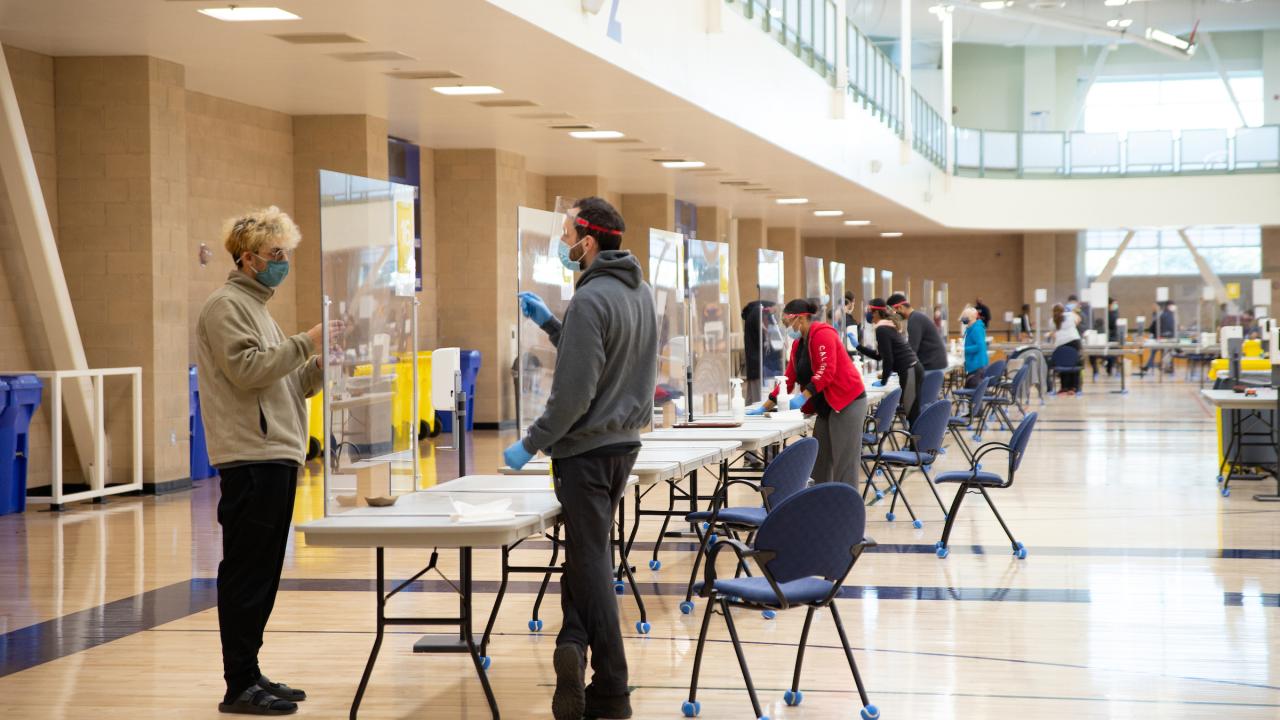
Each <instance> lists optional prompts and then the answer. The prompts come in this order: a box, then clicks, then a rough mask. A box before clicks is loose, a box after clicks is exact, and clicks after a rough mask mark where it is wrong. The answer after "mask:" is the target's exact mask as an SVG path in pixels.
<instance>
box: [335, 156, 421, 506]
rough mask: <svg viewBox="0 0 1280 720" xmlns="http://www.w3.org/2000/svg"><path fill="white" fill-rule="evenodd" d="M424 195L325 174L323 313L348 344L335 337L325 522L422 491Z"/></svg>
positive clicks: (381, 183) (410, 189)
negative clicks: (417, 215)
mask: <svg viewBox="0 0 1280 720" xmlns="http://www.w3.org/2000/svg"><path fill="white" fill-rule="evenodd" d="M415 194H416V189H415V188H413V187H412V186H408V185H399V184H397V183H391V182H387V181H385V180H373V179H370V178H363V177H357V176H353V175H345V174H342V173H334V172H329V171H324V170H322V171H320V253H321V260H320V266H321V292H322V295H323V313H324V316H325V319H326V320H329V321H337V320H340V321H342V323H343V325H344V332H343V334H342V337H341V338H336V337H334V338H330V337H328V334H327V333H326V343H327V344H328V346H329V348H330V350H329V352H328V353H327V354H326V357H325V365H324V414H325V417H324V423H325V440H326V442H324V491H325V513H326V514H332V513H337V512H343V511H345V510H348V509H351V508H355V507H363V506H367V502H366V498H370V497H373V498H377V497H388V496H396V495H401V494H405V493H410V492H413V491H414V489H415V488H416V486H417V481H416V475H417V452H416V450H417V428H418V422H417V420H416V418H415V417H414V416H413V415H414V412H413V408H414V406H415V398H416V397H417V378H416V377H415V368H416V366H417V363H416V361H415V360H416V353H415V352H414V350H415V347H414V345H415V335H416V332H417V328H416V327H415V320H416V319H415V313H414V296H413V295H414V293H413V290H414V283H415V281H414V278H415V267H414V259H413V248H414V238H413V204H414V200H415ZM406 220H407V224H406Z"/></svg>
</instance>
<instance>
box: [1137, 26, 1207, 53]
mask: <svg viewBox="0 0 1280 720" xmlns="http://www.w3.org/2000/svg"><path fill="white" fill-rule="evenodd" d="M1147 39H1148V40H1154V41H1156V42H1158V43H1160V44H1161V45H1168V46H1169V47H1171V48H1176V49H1178V50H1181V51H1183V52H1185V53H1191V52H1195V51H1194V50H1192V47H1193V45H1192V44H1191V43H1189V42H1187V41H1186V40H1183V39H1182V38H1180V37H1178V36H1177V35H1173V34H1171V33H1167V32H1165V31H1163V30H1160V29H1158V28H1153V27H1149V28H1147Z"/></svg>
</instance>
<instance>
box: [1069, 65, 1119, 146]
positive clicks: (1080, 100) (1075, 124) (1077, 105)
mask: <svg viewBox="0 0 1280 720" xmlns="http://www.w3.org/2000/svg"><path fill="white" fill-rule="evenodd" d="M1109 55H1111V46H1110V45H1103V46H1102V50H1100V51H1099V52H1098V59H1097V60H1095V61H1094V62H1093V70H1091V71H1090V72H1089V79H1088V80H1086V81H1085V84H1084V86H1083V87H1080V88H1077V89H1076V97H1075V101H1074V103H1073V107H1072V110H1071V124H1070V125H1069V126H1068V128H1069V129H1071V130H1079V129H1080V123H1081V121H1083V120H1084V107H1085V101H1086V100H1088V99H1089V91H1090V90H1092V89H1093V84H1094V83H1095V82H1097V81H1098V75H1099V74H1101V73H1102V66H1103V65H1105V64H1106V62H1107V57H1108V56H1109Z"/></svg>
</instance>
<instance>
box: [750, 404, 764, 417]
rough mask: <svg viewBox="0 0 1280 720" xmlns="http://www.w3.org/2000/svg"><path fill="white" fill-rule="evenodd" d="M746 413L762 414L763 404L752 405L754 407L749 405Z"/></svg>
mask: <svg viewBox="0 0 1280 720" xmlns="http://www.w3.org/2000/svg"><path fill="white" fill-rule="evenodd" d="M747 414H748V415H763V414H764V405H756V406H754V407H749V408H747Z"/></svg>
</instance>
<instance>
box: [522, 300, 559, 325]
mask: <svg viewBox="0 0 1280 720" xmlns="http://www.w3.org/2000/svg"><path fill="white" fill-rule="evenodd" d="M517 297H519V298H520V313H521V314H522V315H524V316H525V317H527V318H529V319H530V320H532V321H534V322H535V323H537V324H538V325H543V324H545V323H546V322H547V321H548V320H550V319H551V318H552V317H554V316H553V315H552V314H551V309H550V308H548V307H547V304H546V303H544V302H542V298H540V297H538V295H537V293H531V292H522V293H520V294H519V295H518V296H517Z"/></svg>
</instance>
